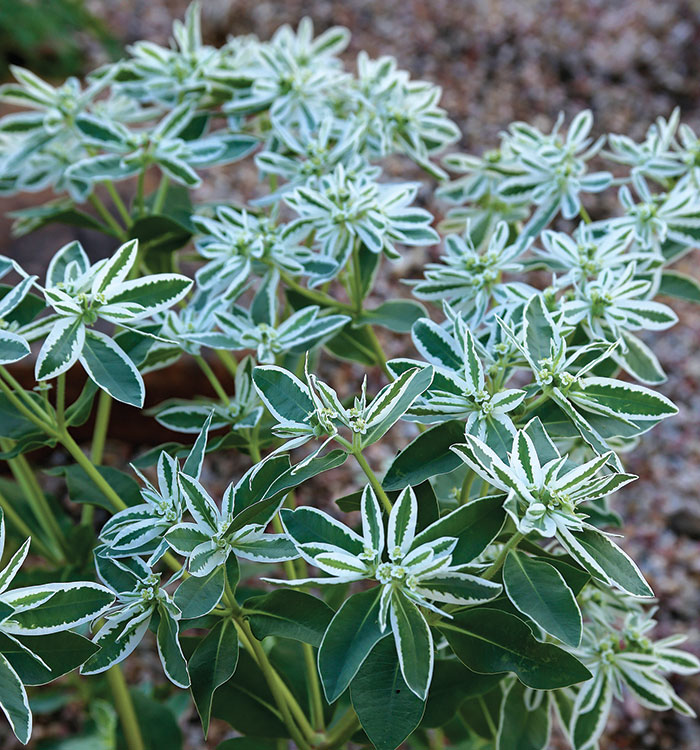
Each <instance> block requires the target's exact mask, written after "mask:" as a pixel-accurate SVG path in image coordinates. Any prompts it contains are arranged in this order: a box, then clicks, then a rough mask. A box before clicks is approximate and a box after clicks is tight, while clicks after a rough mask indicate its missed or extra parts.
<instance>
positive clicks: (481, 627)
mask: <svg viewBox="0 0 700 750" xmlns="http://www.w3.org/2000/svg"><path fill="white" fill-rule="evenodd" d="M438 628H439V629H440V630H441V631H442V633H443V634H444V636H445V637H446V638H447V641H448V643H449V644H450V646H451V647H452V650H453V651H454V652H455V655H456V656H457V658H458V659H459V660H460V661H461V662H462V663H463V664H465V665H466V666H467V667H469V669H472V670H474V671H475V672H480V673H482V674H499V673H501V672H515V674H516V675H517V676H518V678H519V679H520V681H521V682H522V683H523V684H525V685H527V686H528V687H531V688H535V689H537V690H554V689H555V688H561V687H567V686H569V685H574V684H576V683H578V682H583V681H585V680H589V679H590V678H591V673H590V672H589V671H588V670H587V669H586V667H584V666H583V664H581V662H580V661H578V659H576V658H575V657H573V656H572V655H571V654H569V653H568V652H566V651H564V650H563V649H561V648H559V647H558V646H555V645H553V644H551V643H540V642H539V641H538V640H536V639H535V637H534V636H533V635H532V631H531V630H530V628H529V627H528V626H527V625H526V624H525V623H524V622H523V621H522V620H521V619H520V618H518V617H515V615H511V614H508V613H507V612H501V611H499V610H496V609H490V608H488V607H478V608H475V609H471V610H467V611H465V612H458V613H456V614H455V616H454V620H452V621H451V622H449V623H445V622H441V623H440V624H439V625H438Z"/></svg>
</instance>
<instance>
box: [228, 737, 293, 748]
mask: <svg viewBox="0 0 700 750" xmlns="http://www.w3.org/2000/svg"><path fill="white" fill-rule="evenodd" d="M216 750H279V744H278V743H277V741H276V740H263V739H260V738H259V737H234V738H233V739H232V740H224V741H223V742H222V743H221V744H220V745H217V746H216Z"/></svg>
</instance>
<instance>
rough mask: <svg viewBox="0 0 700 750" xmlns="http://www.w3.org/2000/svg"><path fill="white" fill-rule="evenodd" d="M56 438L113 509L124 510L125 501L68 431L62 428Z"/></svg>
mask: <svg viewBox="0 0 700 750" xmlns="http://www.w3.org/2000/svg"><path fill="white" fill-rule="evenodd" d="M58 439H59V441H60V442H61V445H63V447H64V448H65V449H66V450H67V451H68V452H69V453H70V454H71V456H73V458H74V459H75V461H76V463H77V464H78V466H80V468H81V469H83V471H84V472H85V473H86V474H87V475H88V476H89V477H90V479H92V481H93V482H94V483H95V484H96V485H97V487H98V489H99V490H100V491H101V492H102V494H103V495H105V497H106V498H107V499H108V500H109V501H110V503H111V504H112V507H113V509H114V511H115V512H117V511H120V510H124V509H125V508H126V507H127V505H126V503H125V502H124V501H123V500H122V499H121V498H120V497H119V495H117V493H116V492H115V491H114V489H112V486H111V485H110V484H109V482H108V481H107V480H106V479H105V478H104V477H103V476H102V474H100V472H99V471H97V469H96V468H95V466H94V464H93V463H92V461H91V460H90V459H89V458H88V457H87V456H86V455H85V454H84V453H83V451H82V449H81V447H80V446H79V445H78V444H77V443H76V442H75V440H73V438H72V437H71V435H70V434H69V433H68V431H67V430H65V429H64V430H62V431H61V432H60V433H59V435H58Z"/></svg>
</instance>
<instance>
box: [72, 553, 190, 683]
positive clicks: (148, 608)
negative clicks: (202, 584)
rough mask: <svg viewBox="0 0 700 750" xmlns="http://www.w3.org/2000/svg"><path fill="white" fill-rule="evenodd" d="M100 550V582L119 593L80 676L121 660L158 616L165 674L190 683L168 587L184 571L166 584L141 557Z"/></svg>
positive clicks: (104, 616)
mask: <svg viewBox="0 0 700 750" xmlns="http://www.w3.org/2000/svg"><path fill="white" fill-rule="evenodd" d="M101 552H102V550H101V549H100V547H98V548H97V549H96V550H95V567H96V569H97V575H98V576H99V577H100V580H101V581H102V582H103V583H104V584H105V585H106V586H108V587H109V590H111V591H112V592H114V596H115V597H116V601H115V603H114V605H113V606H112V607H110V608H109V609H107V610H106V611H105V612H103V613H102V617H101V618H100V620H99V621H96V622H97V625H96V627H95V636H94V638H93V642H94V643H95V644H97V645H98V646H99V647H100V650H99V651H98V652H97V653H96V654H93V656H91V657H90V658H89V659H88V660H87V661H86V662H85V663H84V664H83V666H82V667H81V668H80V672H81V674H85V675H89V674H99V673H100V672H104V671H106V670H107V669H109V668H110V667H112V666H114V665H115V664H118V663H119V662H121V661H123V660H124V659H126V658H127V656H129V654H131V653H132V652H133V650H134V649H135V648H136V647H137V646H138V645H139V643H140V642H141V640H142V639H143V637H144V635H145V634H146V631H147V630H148V627H149V625H150V624H151V620H152V619H153V618H154V616H156V615H157V617H158V627H157V642H158V655H159V656H160V662H161V665H162V667H163V672H164V673H165V675H166V677H167V678H168V679H169V680H170V681H171V682H172V683H173V684H175V685H177V686H178V687H182V688H186V687H189V684H190V678H189V674H188V672H187V662H186V661H185V657H184V656H183V653H182V647H181V646H180V641H179V638H178V635H179V629H180V618H181V611H180V609H179V607H178V606H177V605H176V604H175V602H174V601H173V598H172V596H171V595H170V594H169V593H168V592H167V591H166V588H165V587H166V586H168V585H170V584H172V583H173V582H174V581H176V580H177V579H178V578H179V577H180V575H181V573H176V574H174V575H173V576H172V577H171V578H170V580H169V581H166V582H165V583H163V584H161V575H160V573H155V572H154V571H153V570H152V569H151V567H150V566H149V565H148V564H147V563H145V562H144V561H143V560H142V559H141V558H140V557H138V556H136V555H132V556H131V557H126V558H121V559H115V558H111V557H103V556H102V554H101Z"/></svg>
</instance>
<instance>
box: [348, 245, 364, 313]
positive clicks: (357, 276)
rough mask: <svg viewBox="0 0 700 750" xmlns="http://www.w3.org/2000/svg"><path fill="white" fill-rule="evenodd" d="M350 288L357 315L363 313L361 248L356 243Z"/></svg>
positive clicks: (353, 249)
mask: <svg viewBox="0 0 700 750" xmlns="http://www.w3.org/2000/svg"><path fill="white" fill-rule="evenodd" d="M350 288H351V290H352V303H353V308H354V311H355V314H356V315H357V316H359V315H360V314H361V313H362V300H363V294H362V269H361V268H360V248H359V245H358V244H357V243H355V245H354V247H353V248H352V274H351V277H350Z"/></svg>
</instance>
